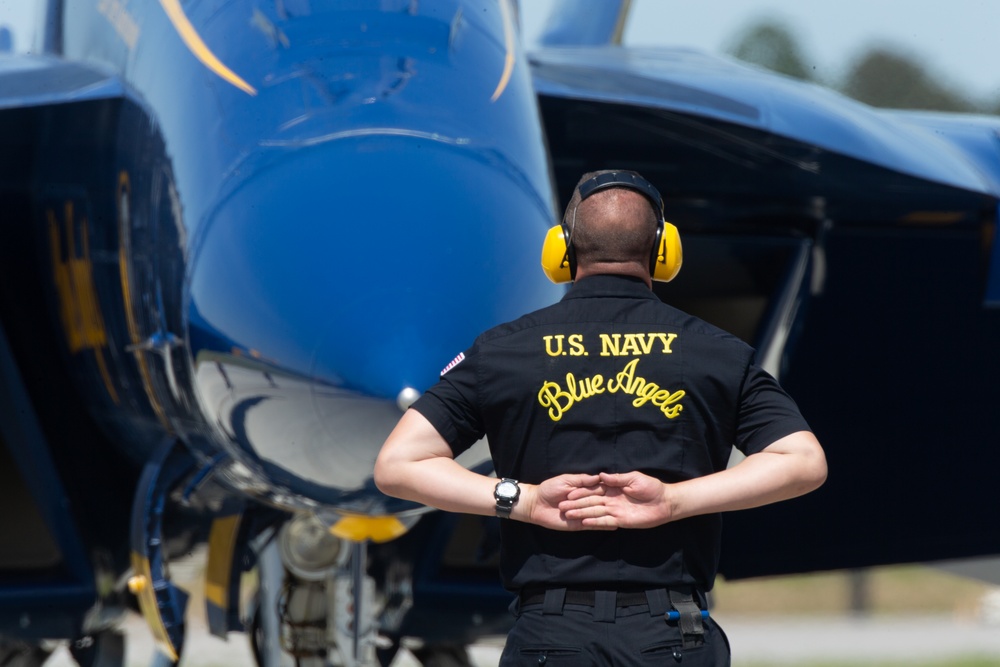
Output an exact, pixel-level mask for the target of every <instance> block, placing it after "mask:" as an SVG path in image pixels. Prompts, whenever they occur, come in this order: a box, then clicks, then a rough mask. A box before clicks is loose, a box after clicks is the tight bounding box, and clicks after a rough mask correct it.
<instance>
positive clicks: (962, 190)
mask: <svg viewBox="0 0 1000 667" xmlns="http://www.w3.org/2000/svg"><path fill="white" fill-rule="evenodd" d="M564 21H570V19H569V18H565V19H564ZM571 22H572V21H570V23H571ZM552 42H554V43H557V44H561V42H560V40H551V42H550V43H552ZM593 43H594V40H590V41H586V40H585V41H584V44H585V45H584V46H564V45H558V46H556V47H548V48H544V49H540V50H538V51H535V52H533V53H531V54H530V58H531V63H532V71H533V77H534V82H535V87H536V90H537V92H538V95H539V102H540V109H541V112H542V117H543V123H544V125H545V129H546V133H547V137H548V141H549V145H550V151H551V155H552V161H553V165H554V174H555V180H556V186H557V189H558V191H559V194H560V196H561V197H562V200H563V202H565V201H566V199H567V198H568V197H569V195H570V193H571V192H572V189H573V186H574V184H575V182H576V179H577V178H578V177H579V175H580V174H581V173H583V172H585V171H588V170H590V169H595V168H606V167H608V166H614V165H628V166H630V167H631V168H634V169H637V170H638V171H640V172H642V173H643V174H644V175H646V176H647V177H648V178H651V179H652V180H653V182H655V183H656V184H657V185H658V186H659V187H660V188H661V191H662V192H663V193H664V197H665V198H666V200H667V204H666V209H667V210H666V213H667V217H668V219H670V220H671V221H672V222H674V223H675V224H677V225H678V227H679V229H680V231H681V235H682V238H683V240H684V255H685V265H684V269H683V270H682V271H681V274H680V276H679V277H678V279H677V280H675V281H674V282H672V283H670V284H669V285H658V286H657V287H656V288H655V289H656V291H657V294H658V295H659V296H660V297H661V298H663V299H664V300H665V301H668V302H670V303H672V304H674V305H677V306H679V307H681V308H682V309H684V310H687V311H688V312H692V313H694V314H696V315H699V316H701V317H703V318H705V319H707V320H709V321H711V322H713V323H715V324H717V325H719V326H722V327H723V328H725V329H727V330H729V331H731V332H733V333H735V334H737V335H739V336H741V337H742V338H744V339H745V340H747V341H748V342H750V343H751V344H753V345H754V346H755V347H756V348H757V350H758V359H759V360H760V361H761V363H763V364H764V366H765V367H766V368H768V369H769V370H770V371H771V372H773V373H774V374H775V375H776V376H778V377H779V378H780V379H781V381H782V384H783V385H784V386H786V387H787V388H788V389H789V391H790V393H791V394H792V395H793V397H794V398H795V399H796V400H797V401H798V403H799V405H800V407H801V408H802V410H803V413H804V414H805V415H806V418H807V419H808V420H809V421H810V424H811V425H812V427H813V428H814V430H815V431H816V433H817V435H818V437H819V439H820V441H821V442H822V443H823V444H824V446H825V448H826V451H827V455H828V459H829V462H830V477H829V480H828V482H827V483H826V485H825V486H824V487H823V488H822V489H820V490H819V491H818V492H816V493H814V494H810V495H809V496H806V497H805V498H802V499H798V500H794V501H789V502H786V503H779V504H778V505H774V506H770V507H766V508H762V509H759V510H751V511H747V512H736V513H732V514H730V515H727V516H726V518H725V522H726V530H725V531H724V538H723V539H724V545H723V556H722V558H723V561H722V564H721V568H720V569H721V572H722V573H723V574H724V575H725V576H727V577H729V578H743V577H753V576H761V575H770V574H781V573H790V572H804V571H811V570H824V569H839V568H853V567H864V566H869V565H876V564H887V563H895V562H915V561H930V560H942V559H951V558H963V557H970V556H978V555H985V554H994V553H1000V533H998V531H996V529H995V528H994V527H993V526H992V525H986V524H987V523H988V522H984V521H983V520H982V518H981V517H979V516H978V511H983V509H984V508H989V507H993V506H995V505H996V498H995V494H991V492H990V491H989V489H990V488H991V487H992V481H991V480H992V478H993V477H995V471H996V469H997V467H998V466H1000V454H998V453H997V450H996V448H995V447H994V446H993V444H992V443H995V442H996V440H997V438H1000V420H998V419H996V418H995V417H991V416H990V415H992V414H994V413H993V407H994V406H995V405H996V401H997V400H998V399H1000V391H998V389H997V387H996V384H995V377H996V376H997V374H998V373H1000V353H998V352H997V350H996V346H995V345H994V344H993V343H992V342H990V341H995V340H996V339H997V336H998V335H1000V316H998V312H997V311H996V310H995V308H994V305H995V304H996V303H997V302H998V297H1000V279H998V273H1000V272H998V270H997V267H998V266H1000V252H998V249H997V245H998V244H996V243H994V240H993V239H994V238H995V234H996V227H997V198H998V197H1000V144H998V141H997V136H998V135H997V131H998V129H1000V119H998V118H988V117H972V116H961V115H957V114H950V115H949V114H918V113H906V112H897V111H886V110H878V109H874V108H871V107H868V106H865V105H863V104H860V103H858V102H855V101H853V100H850V99H847V98H845V97H843V96H840V95H839V94H837V93H835V92H833V91H830V90H827V89H824V88H821V87H819V86H816V85H812V84H807V83H802V82H799V81H795V80H792V79H788V78H786V77H782V76H778V75H775V74H771V73H768V72H765V71H762V70H758V69H755V68H752V67H748V66H743V65H740V64H738V63H735V62H733V61H730V60H727V59H725V58H719V57H714V56H709V55H706V54H702V53H698V52H695V51H691V50H680V49H653V48H650V49H638V48H624V47H619V46H615V45H614V44H613V42H611V43H606V44H603V45H601V44H599V45H596V46H594V45H591V44H593ZM959 451H960V452H961V455H959ZM946 452H950V454H946ZM966 457H967V458H968V459H969V460H974V461H975V464H974V465H963V464H962V463H961V460H962V459H963V458H966ZM977 508H978V511H977ZM806 535H808V538H806V537H804V536H806Z"/></svg>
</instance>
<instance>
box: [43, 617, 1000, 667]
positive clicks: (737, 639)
mask: <svg viewBox="0 0 1000 667" xmlns="http://www.w3.org/2000/svg"><path fill="white" fill-rule="evenodd" d="M717 620H718V621H719V623H720V624H721V625H722V627H723V628H724V629H725V631H726V633H727V635H728V636H729V641H730V645H731V647H732V651H733V667H740V666H741V665H749V664H753V665H775V666H778V665H806V664H809V663H811V662H813V663H814V662H818V661H821V660H823V661H828V662H834V661H835V662H837V663H843V664H850V663H851V662H856V663H858V664H868V665H871V664H872V663H873V662H876V661H894V662H899V663H900V664H905V663H908V662H911V661H916V662H919V663H928V662H933V661H937V662H939V663H940V664H947V663H949V662H951V661H953V660H958V659H959V658H970V657H973V656H975V657H978V658H979V659H980V660H982V661H984V662H982V663H981V664H984V665H994V664H995V665H997V666H998V667H1000V625H997V624H995V623H994V622H993V621H994V619H973V618H958V617H953V616H947V615H940V616H912V617H910V616H907V617H882V616H875V617H851V616H829V617H801V616H799V617H773V616H768V617H762V618H748V617H743V616H734V617H727V616H719V617H718V619H717ZM125 632H126V636H127V644H126V660H125V662H126V665H127V667H146V666H148V665H152V664H153V652H154V646H153V642H152V637H151V635H150V634H149V630H148V629H147V628H146V626H145V624H144V623H143V621H142V619H141V618H140V617H139V616H133V615H129V617H128V618H127V619H126V622H125ZM503 641H504V638H503V637H491V638H488V639H486V640H484V641H481V642H479V643H477V644H476V645H474V646H472V647H470V650H469V654H470V657H471V659H472V661H473V662H474V663H475V665H476V667H495V666H496V664H497V662H498V660H499V657H500V652H501V650H502V649H503ZM186 644H187V646H186V648H185V652H184V656H183V657H182V659H181V666H182V667H229V666H233V667H236V666H239V667H243V666H246V665H253V664H254V661H253V656H252V653H251V650H250V646H249V641H248V638H247V636H246V635H244V634H241V633H233V634H231V635H230V636H229V639H228V640H222V639H219V638H216V637H213V636H211V635H208V634H207V633H206V632H205V631H204V629H203V628H201V627H198V626H197V625H196V626H194V627H192V629H191V632H190V634H189V636H188V638H187V640H186ZM289 664H291V661H289ZM419 664H420V663H418V662H417V661H416V660H415V659H414V658H413V657H412V655H410V654H409V653H408V652H406V651H405V650H403V651H401V652H400V654H399V655H398V656H397V657H396V659H395V660H394V662H393V665H392V667H419ZM74 665H75V663H74V662H73V660H72V658H71V657H70V655H69V652H68V651H67V650H66V649H65V648H60V649H58V650H57V651H56V652H55V653H53V655H52V657H51V658H50V659H49V660H48V661H47V662H46V667H73V666H74Z"/></svg>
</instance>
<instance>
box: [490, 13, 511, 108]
mask: <svg viewBox="0 0 1000 667" xmlns="http://www.w3.org/2000/svg"><path fill="white" fill-rule="evenodd" d="M500 13H501V14H502V15H503V39H504V47H505V48H506V49H507V56H506V57H505V58H504V63H503V74H501V75H500V82H499V83H498V84H497V89H496V90H494V91H493V96H492V97H491V98H490V102H496V101H497V100H498V99H500V96H501V95H503V91H504V90H505V89H506V88H507V84H508V83H509V82H510V75H511V73H513V71H514V46H515V44H514V20H513V17H512V16H511V15H510V7H508V6H507V0H500Z"/></svg>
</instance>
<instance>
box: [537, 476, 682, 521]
mask: <svg viewBox="0 0 1000 667" xmlns="http://www.w3.org/2000/svg"><path fill="white" fill-rule="evenodd" d="M532 491H533V493H531V494H528V497H524V498H522V500H524V501H528V502H529V503H531V506H530V507H526V508H524V509H527V510H528V516H529V520H530V521H531V523H535V524H538V525H540V526H544V527H546V528H552V529H554V530H567V531H575V530H616V529H618V528H651V527H653V526H658V525H660V524H663V523H666V522H667V521H669V520H670V518H671V514H672V508H671V492H670V485H669V484H665V483H663V482H661V481H660V480H658V479H657V478H655V477H650V476H649V475H645V474H643V473H640V472H636V471H633V472H627V473H620V474H611V473H600V474H597V475H584V474H565V475H558V476H556V477H552V478H550V479H547V480H545V481H544V482H542V483H541V484H538V485H537V486H535V487H534V489H533V490H532Z"/></svg>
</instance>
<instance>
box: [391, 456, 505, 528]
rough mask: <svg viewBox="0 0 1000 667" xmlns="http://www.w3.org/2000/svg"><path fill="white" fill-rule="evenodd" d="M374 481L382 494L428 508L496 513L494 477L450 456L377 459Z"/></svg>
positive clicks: (474, 512)
mask: <svg viewBox="0 0 1000 667" xmlns="http://www.w3.org/2000/svg"><path fill="white" fill-rule="evenodd" d="M375 480H376V484H377V485H378V487H379V489H380V490H381V491H382V492H383V493H385V494H387V495H390V496H393V497H396V498H403V499H405V500H412V501H414V502H418V503H421V504H424V505H427V506H429V507H436V508H438V509H441V510H445V511H448V512H462V513H465V514H480V515H484V516H492V515H493V514H494V512H495V504H494V500H493V488H494V486H496V483H497V481H496V479H494V478H492V477H487V476H485V475H480V474H478V473H474V472H472V471H470V470H467V469H466V468H464V467H462V466H461V465H459V464H458V463H456V462H455V461H454V460H453V459H448V458H443V457H441V458H434V459H425V460H421V461H417V462H406V463H402V462H395V463H394V462H392V461H385V462H380V465H379V467H377V468H376V477H375Z"/></svg>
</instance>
